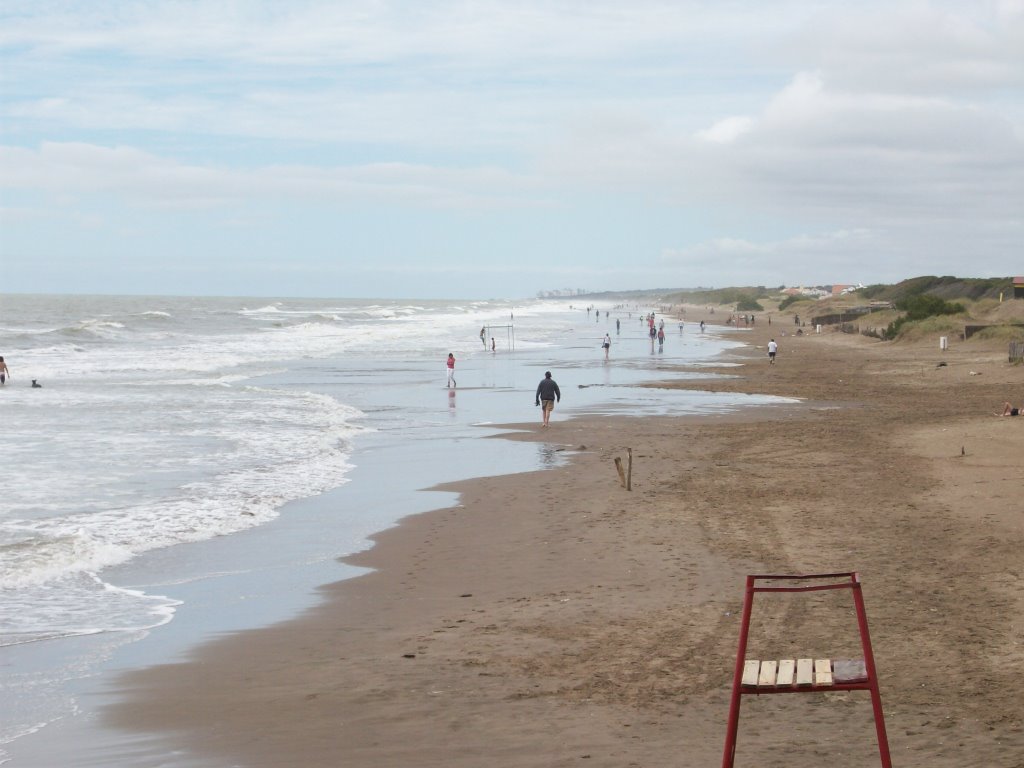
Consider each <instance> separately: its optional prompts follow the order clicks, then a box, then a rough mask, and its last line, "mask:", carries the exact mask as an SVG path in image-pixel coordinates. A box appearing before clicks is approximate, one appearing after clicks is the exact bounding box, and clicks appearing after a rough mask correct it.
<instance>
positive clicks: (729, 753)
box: [722, 576, 754, 768]
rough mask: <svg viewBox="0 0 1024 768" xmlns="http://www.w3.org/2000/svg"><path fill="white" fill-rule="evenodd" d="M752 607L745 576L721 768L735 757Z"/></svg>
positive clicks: (750, 586) (750, 584)
mask: <svg viewBox="0 0 1024 768" xmlns="http://www.w3.org/2000/svg"><path fill="white" fill-rule="evenodd" d="M753 607H754V577H753V576H747V589H746V593H745V594H744V595H743V615H742V616H741V618H740V644H739V649H738V650H737V651H736V669H735V671H734V673H733V678H732V699H731V700H730V702H729V726H728V729H727V730H726V733H725V753H724V754H723V755H722V768H733V760H734V759H735V757H736V734H737V732H738V731H739V726H740V698H741V697H742V695H741V692H740V688H741V686H742V683H743V662H744V660H745V659H746V657H747V634H748V633H749V631H750V614H751V611H752V610H753Z"/></svg>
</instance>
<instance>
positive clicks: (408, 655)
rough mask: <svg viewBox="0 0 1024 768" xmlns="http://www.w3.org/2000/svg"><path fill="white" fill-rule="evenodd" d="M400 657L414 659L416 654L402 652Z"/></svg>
mask: <svg viewBox="0 0 1024 768" xmlns="http://www.w3.org/2000/svg"><path fill="white" fill-rule="evenodd" d="M402 658H403V659H415V658H416V654H415V653H403V654H402Z"/></svg>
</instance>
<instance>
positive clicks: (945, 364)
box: [935, 360, 949, 368]
mask: <svg viewBox="0 0 1024 768" xmlns="http://www.w3.org/2000/svg"><path fill="white" fill-rule="evenodd" d="M947 365H949V363H947V362H946V361H945V360H943V361H942V362H941V363H939V364H938V365H936V366H935V367H936V368H945V367H946V366H947Z"/></svg>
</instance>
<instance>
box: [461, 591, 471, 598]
mask: <svg viewBox="0 0 1024 768" xmlns="http://www.w3.org/2000/svg"><path fill="white" fill-rule="evenodd" d="M472 596H473V593H472V592H466V593H465V594H464V595H459V597H472Z"/></svg>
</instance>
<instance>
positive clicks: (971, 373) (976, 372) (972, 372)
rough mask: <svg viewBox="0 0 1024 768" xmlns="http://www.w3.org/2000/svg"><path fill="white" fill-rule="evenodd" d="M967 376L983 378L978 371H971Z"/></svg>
mask: <svg viewBox="0 0 1024 768" xmlns="http://www.w3.org/2000/svg"><path fill="white" fill-rule="evenodd" d="M967 375H968V376H981V373H980V372H978V371H969V372H968V374H967Z"/></svg>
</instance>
